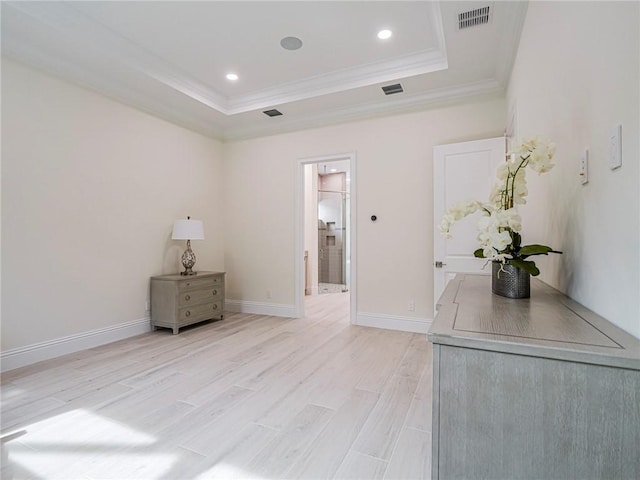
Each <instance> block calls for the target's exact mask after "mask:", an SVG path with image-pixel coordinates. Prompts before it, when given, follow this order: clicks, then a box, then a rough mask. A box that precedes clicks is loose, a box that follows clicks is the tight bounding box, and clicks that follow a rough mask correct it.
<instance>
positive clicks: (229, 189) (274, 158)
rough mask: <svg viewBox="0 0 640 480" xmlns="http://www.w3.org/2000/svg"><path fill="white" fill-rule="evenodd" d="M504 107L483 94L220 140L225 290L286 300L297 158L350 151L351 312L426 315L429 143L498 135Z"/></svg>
mask: <svg viewBox="0 0 640 480" xmlns="http://www.w3.org/2000/svg"><path fill="white" fill-rule="evenodd" d="M505 110H506V109H505V103H504V101H502V100H486V101H482V102H477V103H469V104H467V105H458V106H448V107H442V108H436V109H433V110H429V111H424V112H419V113H411V114H406V115H398V116H393V117H385V118H379V119H373V120H368V121H362V122H354V123H348V124H343V125H336V126H331V127H326V128H319V129H314V130H307V131H300V132H295V133H288V134H282V135H276V136H272V137H265V138H258V139H253V140H246V141H239V142H234V143H229V144H225V145H224V150H223V151H224V159H225V162H224V163H225V167H224V168H225V175H224V176H225V187H224V189H225V202H224V203H225V215H226V217H225V234H226V238H227V244H226V248H225V267H226V269H227V272H228V277H227V279H228V294H227V295H228V297H229V298H231V299H234V300H237V301H248V302H258V303H265V304H268V303H275V304H278V305H285V306H289V307H290V309H291V310H293V306H294V303H295V299H294V295H295V285H294V278H295V277H294V273H295V272H294V239H295V235H294V233H295V232H294V220H295V217H294V214H295V212H294V205H295V180H296V172H297V170H296V169H297V159H299V158H307V157H317V156H321V155H331V154H337V153H343V152H356V156H357V160H356V162H357V172H358V174H357V182H358V184H357V195H358V198H357V205H358V213H357V215H358V217H357V220H356V228H357V242H358V244H357V256H358V258H357V265H358V273H357V275H358V278H357V279H356V280H357V288H358V291H357V299H358V305H357V307H358V312H359V313H366V314H371V315H377V316H380V317H389V318H391V317H402V318H415V319H416V320H419V321H425V320H428V319H430V318H431V317H432V312H433V293H432V292H433V279H432V275H433V273H432V272H433V270H432V268H433V267H432V263H433V224H434V221H433V214H432V203H433V202H432V198H433V191H432V155H433V147H434V146H435V145H438V144H444V143H452V142H458V141H464V140H473V139H478V138H486V137H495V136H499V135H501V134H502V132H503V129H504V126H505ZM372 214H376V215H377V216H378V221H377V222H375V223H372V222H371V221H370V220H369V217H370V216H371V215H372ZM267 290H270V291H271V292H272V298H271V299H268V298H267V295H266V292H267ZM410 300H413V301H415V304H416V310H415V312H408V311H407V303H408V302H409V301H410Z"/></svg>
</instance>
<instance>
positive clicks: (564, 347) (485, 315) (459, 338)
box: [428, 275, 640, 370]
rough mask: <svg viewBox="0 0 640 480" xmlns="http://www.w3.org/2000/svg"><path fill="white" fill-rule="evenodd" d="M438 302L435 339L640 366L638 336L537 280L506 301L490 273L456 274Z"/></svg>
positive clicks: (431, 333) (432, 338)
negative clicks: (523, 295)
mask: <svg viewBox="0 0 640 480" xmlns="http://www.w3.org/2000/svg"><path fill="white" fill-rule="evenodd" d="M438 304H439V310H438V314H437V316H436V319H435V320H434V322H433V325H432V327H431V329H430V331H429V333H428V338H429V340H430V341H431V342H433V343H438V344H444V345H453V346H459V347H468V348H476V349H481V350H491V351H499V352H504V353H517V354H521V355H530V356H535V357H544V358H554V359H559V360H570V361H577V362H583V363H592V364H597V365H603V366H612V367H621V368H630V369H634V370H640V340H638V339H637V338H635V337H633V336H632V335H629V334H628V333H626V332H625V331H623V330H622V329H620V328H618V327H616V326H615V325H613V324H612V323H611V322H609V321H607V320H605V319H604V318H602V317H601V316H599V315H597V314H595V313H594V312H592V311H591V310H589V309H587V308H585V307H584V306H582V305H580V304H579V303H577V302H575V301H573V300H571V299H570V298H568V297H567V296H566V295H563V294H562V293H560V292H559V291H557V290H555V289H554V288H552V287H550V286H548V285H546V284H545V283H543V282H542V281H540V280H538V279H536V278H532V279H531V298H527V299H510V298H505V297H501V296H499V295H495V294H493V293H492V292H491V276H489V275H457V276H456V278H455V279H453V280H452V281H450V282H449V284H448V285H447V288H446V289H445V291H444V293H443V294H442V297H440V300H439V302H438Z"/></svg>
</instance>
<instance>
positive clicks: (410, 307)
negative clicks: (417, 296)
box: [407, 300, 416, 312]
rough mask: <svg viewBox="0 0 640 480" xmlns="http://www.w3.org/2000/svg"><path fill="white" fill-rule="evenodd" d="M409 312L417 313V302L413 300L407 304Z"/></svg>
mask: <svg viewBox="0 0 640 480" xmlns="http://www.w3.org/2000/svg"><path fill="white" fill-rule="evenodd" d="M407 310H408V311H410V312H415V311H416V302H414V301H413V300H411V301H410V302H409V303H407Z"/></svg>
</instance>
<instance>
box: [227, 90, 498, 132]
mask: <svg viewBox="0 0 640 480" xmlns="http://www.w3.org/2000/svg"><path fill="white" fill-rule="evenodd" d="M504 93H505V87H504V84H503V83H502V82H499V81H497V80H495V79H488V80H483V81H480V82H475V83H469V84H464V85H457V86H453V87H446V88H440V89H438V90H433V91H430V92H429V93H423V94H416V95H411V94H407V93H403V94H401V95H402V98H398V97H399V95H398V96H396V98H395V99H394V102H393V103H389V102H385V101H380V102H376V103H367V104H365V105H358V106H354V107H350V108H345V109H335V110H331V111H326V112H323V113H321V114H317V115H316V114H314V115H307V116H297V117H295V118H291V119H285V118H282V117H277V118H276V119H275V122H274V123H271V124H261V125H250V126H246V127H237V128H228V129H225V130H224V131H223V133H222V139H223V140H225V141H236V140H246V139H249V138H255V137H260V136H266V135H276V134H280V133H287V132H293V131H296V130H305V129H310V128H318V127H325V126H328V125H332V124H338V123H345V122H351V121H356V120H363V119H367V118H372V117H379V116H384V115H394V114H400V113H405V112H410V111H417V110H425V109H427V108H431V107H434V106H437V105H441V104H443V103H456V102H461V101H464V100H469V99H472V98H484V97H492V96H496V95H504ZM276 122H277V123H276Z"/></svg>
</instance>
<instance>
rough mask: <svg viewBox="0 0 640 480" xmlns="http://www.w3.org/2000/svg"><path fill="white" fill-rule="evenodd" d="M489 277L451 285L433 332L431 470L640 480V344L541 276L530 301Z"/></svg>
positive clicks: (458, 474)
mask: <svg viewBox="0 0 640 480" xmlns="http://www.w3.org/2000/svg"><path fill="white" fill-rule="evenodd" d="M490 282H491V277H490V276H480V275H458V276H457V277H456V278H455V279H454V280H452V281H451V282H449V285H448V286H447V288H446V289H445V291H444V293H443V295H442V297H441V298H440V301H439V310H438V315H437V316H436V319H435V320H434V323H433V325H432V327H431V330H430V331H429V334H428V338H429V340H430V341H431V342H433V446H432V455H433V456H432V478H433V479H434V480H435V479H456V478H459V479H462V478H464V479H476V478H478V479H479V478H483V479H492V480H495V479H524V478H527V479H562V480H568V479H609V478H616V479H638V478H640V340H638V339H636V338H635V337H633V336H631V335H628V334H627V333H625V332H624V331H622V330H621V329H619V328H617V327H616V326H615V325H613V324H611V323H610V322H608V321H606V320H605V319H603V318H602V317H600V316H598V315H596V314H595V313H593V312H591V311H590V310H588V309H586V308H585V307H583V306H581V305H580V304H578V303H576V302H574V301H572V300H571V299H569V298H567V297H566V296H564V295H562V294H561V293H559V292H558V291H556V290H554V289H553V288H551V287H549V286H547V285H546V284H544V283H542V282H541V281H539V280H537V279H532V282H531V298H530V299H520V300H513V299H509V298H504V297H500V296H497V295H494V294H492V293H491V283H490ZM630 300H631V299H630ZM633 301H638V299H633Z"/></svg>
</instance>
